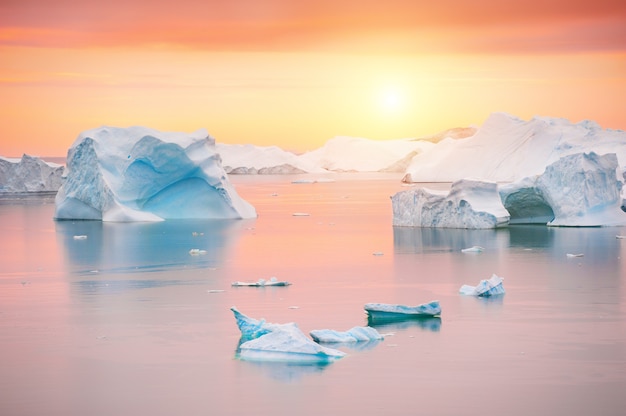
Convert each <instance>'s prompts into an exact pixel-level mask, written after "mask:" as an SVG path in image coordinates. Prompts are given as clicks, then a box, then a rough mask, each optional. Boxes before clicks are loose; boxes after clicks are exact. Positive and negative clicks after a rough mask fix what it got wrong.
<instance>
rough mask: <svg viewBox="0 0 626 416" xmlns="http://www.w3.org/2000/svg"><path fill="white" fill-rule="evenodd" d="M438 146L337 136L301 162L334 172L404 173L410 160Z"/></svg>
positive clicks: (302, 156) (412, 140) (409, 140)
mask: <svg viewBox="0 0 626 416" xmlns="http://www.w3.org/2000/svg"><path fill="white" fill-rule="evenodd" d="M434 145H435V144H434V143H431V142H429V141H426V140H416V139H394V140H371V139H365V138H361V137H346V136H338V137H335V138H332V139H330V140H328V141H327V142H326V143H325V144H324V146H322V147H320V148H318V149H316V150H312V151H310V152H307V153H304V154H302V155H301V156H300V160H302V161H303V162H306V163H308V164H311V165H314V166H319V167H321V168H323V169H326V170H327V171H333V172H391V171H395V172H403V171H404V169H406V166H407V165H408V163H409V162H410V160H411V159H412V158H413V157H414V156H415V155H417V154H420V153H421V152H423V151H425V150H426V149H430V148H431V147H433V146H434Z"/></svg>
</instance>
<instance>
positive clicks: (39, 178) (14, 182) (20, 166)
mask: <svg viewBox="0 0 626 416" xmlns="http://www.w3.org/2000/svg"><path fill="white" fill-rule="evenodd" d="M64 170H65V168H64V167H63V165H59V164H57V163H50V162H45V161H43V160H42V159H40V158H38V157H34V156H29V155H23V156H22V157H21V158H19V159H18V158H6V157H0V193H18V192H56V191H57V190H58V189H59V188H60V187H61V184H62V183H63V172H64Z"/></svg>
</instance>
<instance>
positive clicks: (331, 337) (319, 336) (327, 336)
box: [309, 326, 384, 343]
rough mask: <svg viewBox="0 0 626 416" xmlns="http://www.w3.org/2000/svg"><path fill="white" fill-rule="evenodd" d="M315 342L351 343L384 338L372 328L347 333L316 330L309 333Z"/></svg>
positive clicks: (355, 328) (356, 327) (354, 328)
mask: <svg viewBox="0 0 626 416" xmlns="http://www.w3.org/2000/svg"><path fill="white" fill-rule="evenodd" d="M309 335H311V338H313V341H315V342H326V343H350V342H367V341H377V340H382V339H384V337H383V336H382V335H381V334H380V333H379V332H378V331H377V330H376V329H374V328H372V327H371V326H355V327H353V328H350V329H349V330H347V331H335V330H333V329H315V330H313V331H311V332H309Z"/></svg>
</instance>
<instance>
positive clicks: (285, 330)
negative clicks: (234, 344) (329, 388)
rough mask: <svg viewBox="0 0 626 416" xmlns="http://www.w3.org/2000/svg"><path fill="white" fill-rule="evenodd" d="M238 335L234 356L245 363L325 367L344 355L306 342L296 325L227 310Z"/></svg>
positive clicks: (314, 343) (234, 309)
mask: <svg viewBox="0 0 626 416" xmlns="http://www.w3.org/2000/svg"><path fill="white" fill-rule="evenodd" d="M230 309H231V311H233V313H234V315H235V319H236V321H237V326H238V327H239V330H240V331H241V343H240V345H239V347H238V350H237V356H238V358H239V359H241V360H247V361H270V362H290V363H297V364H326V363H331V362H334V361H336V360H338V359H340V358H343V357H344V356H345V355H346V353H345V352H343V351H339V350H336V349H333V348H327V347H323V346H321V345H319V344H317V343H316V342H314V341H312V340H311V339H310V338H308V337H307V336H306V335H305V334H304V333H303V332H302V331H301V330H300V328H298V326H297V325H296V324H295V323H293V322H292V323H287V324H270V323H266V322H265V320H257V319H254V318H250V317H248V316H246V315H244V314H242V313H241V312H239V311H238V310H237V308H235V307H234V306H233V307H232V308H230Z"/></svg>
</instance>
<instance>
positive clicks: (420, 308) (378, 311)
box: [364, 300, 441, 323]
mask: <svg viewBox="0 0 626 416" xmlns="http://www.w3.org/2000/svg"><path fill="white" fill-rule="evenodd" d="M364 308H365V312H366V313H367V315H368V320H369V321H370V322H372V323H375V322H386V321H398V320H404V319H412V318H426V317H433V316H439V315H441V306H440V305H439V301H438V300H433V301H432V302H429V303H423V304H421V305H417V306H405V305H393V304H387V303H368V304H366V305H365V307H364Z"/></svg>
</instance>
